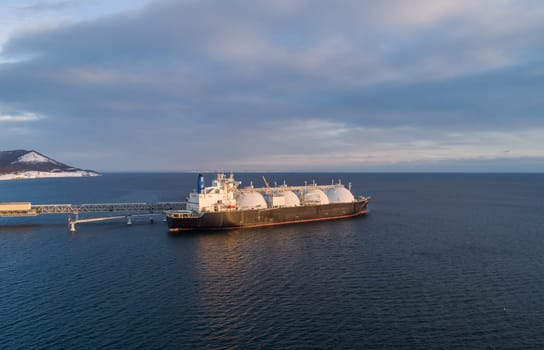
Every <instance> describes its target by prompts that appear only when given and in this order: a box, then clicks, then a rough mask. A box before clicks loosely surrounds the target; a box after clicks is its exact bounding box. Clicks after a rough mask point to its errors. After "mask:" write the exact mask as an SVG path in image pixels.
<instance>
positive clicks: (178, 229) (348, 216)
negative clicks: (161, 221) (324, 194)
mask: <svg viewBox="0 0 544 350" xmlns="http://www.w3.org/2000/svg"><path fill="white" fill-rule="evenodd" d="M366 213H368V209H365V210H361V211H358V212H356V213H354V214H347V215H340V216H331V217H327V218H315V219H304V220H294V221H283V222H274V223H268V224H256V225H241V226H225V227H194V228H171V229H169V230H170V232H179V231H196V230H202V231H205V230H234V229H239V228H255V227H266V226H278V225H288V224H298V223H302V222H314V221H325V220H334V219H344V218H352V217H354V216H359V215H363V214H366Z"/></svg>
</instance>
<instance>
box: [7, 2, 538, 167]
mask: <svg viewBox="0 0 544 350" xmlns="http://www.w3.org/2000/svg"><path fill="white" fill-rule="evenodd" d="M13 149H34V150H37V151H39V152H41V153H44V154H46V155H48V156H50V157H52V158H55V159H57V160H59V161H61V162H64V163H67V164H71V165H74V166H78V167H82V168H86V169H94V170H98V171H204V170H210V171H213V170H226V171H231V170H232V171H331V172H335V171H392V172H397V171H401V172H404V171H414V172H427V171H430V172H434V171H437V172H544V2H542V1H540V0H515V1H514V0H512V1H509V0H479V1H473V0H394V1H393V0H381V1H374V0H345V1H342V0H339V1H324V0H275V1H269V0H252V1H241V0H229V1H224V0H177V1H172V0H156V1H152V0H28V1H25V0H18V1H15V0H2V1H1V2H0V150H13Z"/></svg>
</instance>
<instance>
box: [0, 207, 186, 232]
mask: <svg viewBox="0 0 544 350" xmlns="http://www.w3.org/2000/svg"><path fill="white" fill-rule="evenodd" d="M185 207H186V203H185V202H158V203H90V204H32V203H30V202H12V203H0V217H29V216H38V215H43V214H68V224H69V226H70V231H72V232H74V231H75V230H76V224H79V223H84V222H97V221H106V220H115V219H123V218H124V219H126V220H127V224H128V225H130V224H132V218H133V217H142V216H147V217H149V218H150V220H151V221H152V220H153V216H156V215H163V214H164V212H166V211H168V210H180V209H185ZM81 213H111V214H114V213H118V214H120V213H123V214H122V215H110V216H101V217H89V218H82V219H80V218H79V214H81ZM72 216H73V217H72Z"/></svg>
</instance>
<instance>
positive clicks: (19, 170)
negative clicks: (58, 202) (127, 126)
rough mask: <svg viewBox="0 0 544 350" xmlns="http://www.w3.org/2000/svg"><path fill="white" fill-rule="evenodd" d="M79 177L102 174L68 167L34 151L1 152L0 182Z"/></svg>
mask: <svg viewBox="0 0 544 350" xmlns="http://www.w3.org/2000/svg"><path fill="white" fill-rule="evenodd" d="M78 176H100V173H98V172H96V171H93V170H83V169H79V168H75V167H73V166H70V165H66V164H64V163H61V162H58V161H56V160H54V159H52V158H49V157H47V156H45V155H43V154H41V153H40V152H37V151H34V150H30V151H27V150H21V149H20V150H14V151H0V180H18V179H37V178H44V177H78Z"/></svg>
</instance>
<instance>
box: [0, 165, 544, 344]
mask: <svg viewBox="0 0 544 350" xmlns="http://www.w3.org/2000/svg"><path fill="white" fill-rule="evenodd" d="M236 175H237V176H236V177H237V178H239V179H241V180H242V181H243V182H244V184H245V185H249V181H251V180H253V181H254V185H261V184H260V182H259V181H260V179H261V176H262V175H263V174H236ZM212 176H213V175H209V174H206V180H207V181H208V184H209V183H210V181H211V178H212ZM265 176H266V177H267V179H268V181H269V182H270V183H271V184H274V182H277V183H278V184H282V183H283V181H284V180H285V181H286V182H287V184H292V185H300V184H303V183H304V181H305V180H306V181H308V183H311V182H312V181H313V180H316V182H318V183H320V184H328V183H330V182H331V179H335V181H337V179H338V178H341V179H342V182H343V183H345V184H347V183H348V182H351V183H352V186H353V187H352V190H353V192H354V193H355V194H360V195H366V196H371V197H372V201H371V203H370V206H369V208H370V212H369V214H368V215H367V216H365V217H361V218H355V219H346V220H338V221H329V222H318V223H307V224H298V225H290V226H280V227H267V228H258V229H243V230H234V231H223V232H191V233H183V232H182V233H176V234H173V233H169V232H168V229H167V227H166V224H165V223H164V222H162V221H161V220H155V221H154V223H150V222H149V220H148V219H146V218H142V219H140V220H134V221H133V224H132V225H130V226H129V225H126V222H124V221H123V220H120V221H111V222H103V223H87V224H80V225H78V226H77V232H75V233H71V232H70V231H69V227H68V224H67V217H66V215H53V216H46V215H41V216H38V217H35V218H12V219H5V218H4V219H2V218H0V348H1V349H76V348H91V349H98V348H100V349H107V348H109V349H196V348H201V349H225V348H231V349H259V348H261V349H268V348H277V349H307V348H311V349H315V348H323V349H355V348H357V349H363V348H364V349H376V348H377V349H391V348H395V349H414V348H420V349H429V348H445V349H451V348H467V349H483V348H490V349H542V348H544V292H543V291H544V175H538V174H533V175H530V174H526V175H519V174H356V173H346V174H315V173H310V174H279V173H272V174H265ZM193 188H196V174H105V175H104V176H102V177H96V178H67V179H40V180H22V181H6V182H0V201H30V202H32V203H35V204H46V203H72V204H82V203H103V202H110V203H111V202H160V201H183V200H185V196H186V195H187V194H188V193H189V192H190V191H191V190H192V189H193Z"/></svg>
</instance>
